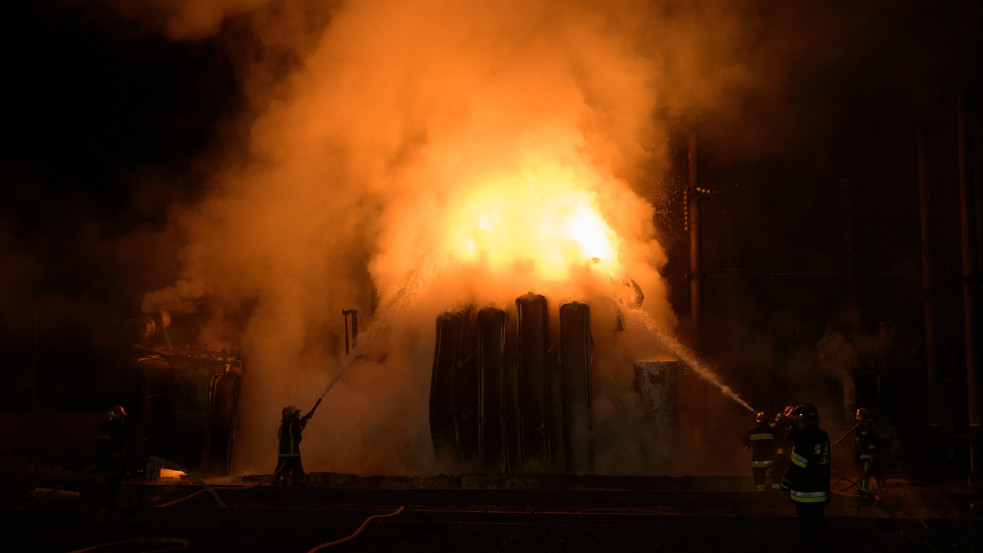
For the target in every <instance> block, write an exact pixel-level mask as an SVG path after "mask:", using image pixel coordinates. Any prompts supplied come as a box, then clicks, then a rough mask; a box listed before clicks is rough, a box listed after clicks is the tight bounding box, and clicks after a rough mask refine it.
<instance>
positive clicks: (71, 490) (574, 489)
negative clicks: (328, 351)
mask: <svg viewBox="0 0 983 553" xmlns="http://www.w3.org/2000/svg"><path fill="white" fill-rule="evenodd" d="M0 466H2V468H3V471H2V473H3V475H4V477H3V478H2V479H0V480H2V483H0V486H2V487H0V489H2V492H3V493H2V498H3V499H2V504H0V510H2V512H3V514H2V515H0V529H2V532H3V535H4V543H5V546H4V547H3V548H0V549H2V550H3V551H8V550H9V551H31V552H59V553H64V552H81V551H114V552H119V551H134V552H135V551H141V552H143V551H161V550H168V549H185V550H190V551H203V552H225V551H228V552H232V551H235V552H237V553H249V552H294V551H298V552H305V551H312V550H325V549H330V550H342V551H361V552H370V551H411V552H412V551H421V552H422V551H467V552H469V553H481V552H486V551H487V552H499V551H523V552H524V551H563V552H577V551H584V552H586V551H714V552H718V551H757V552H760V553H769V552H780V551H793V550H795V549H796V547H797V539H798V538H797V533H796V526H795V519H794V508H793V506H792V505H791V504H790V503H789V501H788V498H787V497H786V495H785V494H784V493H783V492H781V491H778V490H768V491H765V492H755V491H753V485H752V483H751V479H750V477H747V478H744V477H684V478H669V477H664V478H652V477H601V476H593V477H574V476H563V475H553V476H550V475H515V476H488V475H453V476H448V475H439V476H433V477H427V478H396V477H358V476H354V475H343V474H329V473H315V474H312V475H311V479H310V482H308V484H307V485H306V486H303V487H288V488H273V487H270V486H269V484H268V480H267V479H266V478H265V477H264V476H262V475H260V476H253V477H248V478H232V479H224V480H211V481H210V482H211V484H210V485H209V488H208V489H206V488H205V487H202V486H200V485H199V484H198V483H196V482H195V481H194V480H192V479H190V478H188V477H184V478H180V479H164V480H131V481H129V482H127V484H126V486H125V489H124V491H123V494H122V496H121V502H120V506H119V507H117V508H116V509H114V510H111V511H104V510H101V509H100V508H99V506H98V505H99V497H100V493H101V484H102V481H101V478H100V477H99V476H98V475H96V474H95V473H94V472H89V473H85V474H82V475H81V476H77V477H76V476H75V474H76V473H73V472H72V471H68V470H65V469H62V468H59V467H57V466H53V465H44V464H38V463H33V462H32V461H31V460H30V459H27V458H26V457H23V456H20V455H17V454H14V453H11V452H9V451H5V450H0ZM833 484H834V491H835V493H834V497H833V501H832V502H831V504H830V506H829V508H828V509H827V518H828V519H829V521H830V525H831V527H832V531H833V535H834V540H835V544H836V551H837V552H838V553H847V552H853V551H857V552H860V551H864V552H867V551H884V552H888V551H891V552H894V551H902V552H907V551H910V552H926V553H927V552H949V551H951V552H961V551H970V550H972V548H974V547H977V546H978V545H979V544H980V543H981V542H983V530H981V520H983V517H981V513H980V505H981V504H980V487H979V484H970V483H943V484H931V485H930V484H927V483H911V482H905V481H894V480H889V481H888V482H887V484H886V486H883V487H881V489H880V490H879V491H878V492H877V494H876V495H875V496H868V497H862V496H859V495H857V494H856V490H855V489H854V488H852V487H851V486H850V484H849V482H847V481H845V480H839V481H835V482H834V483H833ZM59 487H61V488H62V489H61V490H58V491H55V492H51V493H49V492H48V491H47V490H48V489H56V488H59ZM114 543H115V544H116V545H112V546H110V545H108V544H114ZM96 546H99V547H96ZM8 547H9V549H8Z"/></svg>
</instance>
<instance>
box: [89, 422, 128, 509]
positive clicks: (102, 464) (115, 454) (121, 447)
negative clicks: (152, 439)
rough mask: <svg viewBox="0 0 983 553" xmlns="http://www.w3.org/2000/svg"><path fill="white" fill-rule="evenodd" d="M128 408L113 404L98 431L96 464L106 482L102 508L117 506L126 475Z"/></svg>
mask: <svg viewBox="0 0 983 553" xmlns="http://www.w3.org/2000/svg"><path fill="white" fill-rule="evenodd" d="M124 419H126V410H125V409H123V406H122V405H113V406H112V407H110V408H109V409H107V410H106V418H105V419H104V420H103V421H102V425H100V426H99V429H98V430H97V431H96V465H97V467H98V469H99V474H101V475H102V477H103V479H104V480H105V482H106V486H105V492H104V495H103V498H102V508H103V509H112V508H113V507H115V506H116V500H117V497H118V496H119V490H120V487H121V486H122V483H123V479H124V478H125V477H126V472H127V466H126V428H124V426H123V420H124Z"/></svg>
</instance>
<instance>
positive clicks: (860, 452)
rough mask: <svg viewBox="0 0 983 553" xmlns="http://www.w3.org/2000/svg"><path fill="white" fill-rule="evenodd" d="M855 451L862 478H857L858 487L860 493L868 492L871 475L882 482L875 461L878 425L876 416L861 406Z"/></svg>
mask: <svg viewBox="0 0 983 553" xmlns="http://www.w3.org/2000/svg"><path fill="white" fill-rule="evenodd" d="M853 434H854V451H855V452H856V455H857V461H858V462H859V465H860V478H859V479H858V480H857V488H858V489H859V490H860V493H863V494H865V493H867V492H868V491H869V489H870V477H871V476H874V477H875V480H876V481H877V483H878V484H880V483H881V480H882V478H881V475H880V474H879V473H878V472H876V471H877V465H876V463H875V460H876V457H877V426H875V425H874V418H873V417H871V416H870V411H868V410H867V409H865V408H863V407H861V408H859V409H857V413H856V424H855V425H854V427H853Z"/></svg>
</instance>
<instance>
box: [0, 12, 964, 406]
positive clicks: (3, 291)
mask: <svg viewBox="0 0 983 553" xmlns="http://www.w3.org/2000/svg"><path fill="white" fill-rule="evenodd" d="M752 4H754V3H752ZM82 5H84V3H82V4H79V3H73V2H58V1H52V0H43V1H41V2H28V3H18V4H15V5H13V7H11V8H8V15H7V17H6V21H7V27H8V28H7V30H5V32H4V33H3V38H2V39H0V40H2V41H3V60H4V63H3V66H4V83H5V84H4V85H3V93H2V94H3V98H4V102H3V106H4V110H5V113H4V117H3V120H4V125H3V128H4V131H5V135H6V140H5V146H4V148H3V151H2V154H0V178H2V183H3V184H2V186H3V199H2V203H0V261H2V264H3V271H2V274H0V303H2V305H3V308H2V309H0V355H2V357H0V371H2V373H3V379H4V380H3V384H4V386H3V387H4V388H6V389H8V390H12V391H9V392H7V393H6V394H4V395H3V396H0V398H2V399H3V400H4V402H5V407H9V408H13V409H21V408H25V407H27V406H28V405H27V403H26V401H25V400H24V393H25V390H26V387H25V386H26V385H25V383H24V382H25V380H24V379H25V375H26V374H27V373H28V369H29V368H30V366H31V365H32V363H33V361H32V354H33V351H34V348H33V346H32V345H31V344H32V339H33V338H32V337H33V336H34V329H35V326H34V323H33V321H34V317H35V313H38V314H39V315H40V319H39V326H38V335H39V338H40V340H41V343H42V345H43V347H42V348H41V350H42V352H43V353H41V359H39V361H38V363H39V365H40V366H41V367H42V368H43V370H42V373H43V374H42V376H41V378H42V380H43V379H45V378H47V379H57V380H58V381H60V382H62V383H72V384H77V385H87V384H88V383H91V382H103V380H104V379H108V378H109V377H108V376H106V375H107V374H109V373H107V371H106V369H105V367H106V365H111V364H113V363H114V362H116V361H117V360H118V357H117V354H118V352H117V351H115V350H114V348H116V347H118V342H117V340H118V329H119V323H120V322H121V321H122V320H123V319H125V318H127V317H129V316H131V315H133V314H134V313H135V312H136V310H137V309H138V308H139V304H140V301H141V296H142V294H143V293H144V292H146V291H148V290H153V289H157V288H159V287H161V286H164V285H166V284H168V283H170V282H172V281H173V279H174V272H175V271H176V270H177V268H178V265H177V260H175V259H173V257H171V256H170V255H168V254H170V253H171V252H169V251H167V249H166V248H160V251H161V253H162V255H160V256H147V255H145V253H146V251H147V250H148V249H155V248H158V247H159V245H160V244H161V243H168V240H170V239H171V237H168V236H166V235H163V234H162V233H164V232H165V228H166V227H165V224H164V223H165V221H166V219H167V215H168V210H169V209H170V208H171V206H173V205H175V204H193V203H194V201H195V200H196V199H198V198H199V197H200V195H201V194H202V191H201V190H200V189H199V186H200V180H201V179H200V177H201V175H200V174H199V173H197V171H198V170H199V169H198V166H197V165H196V164H195V161H196V159H198V158H200V157H202V156H203V153H204V152H206V151H207V150H208V149H210V148H215V147H216V145H217V144H220V145H222V146H228V135H227V134H223V133H225V132H226V131H227V127H225V124H226V123H227V122H228V121H230V120H231V118H232V117H233V115H235V113H236V110H237V109H238V107H239V106H240V105H241V102H242V96H241V93H240V90H239V88H238V83H237V81H236V75H235V73H234V67H233V64H232V62H231V61H230V59H229V56H228V52H227V51H226V50H225V49H224V48H225V47H224V46H223V44H228V41H225V40H223V39H224V38H227V37H223V36H222V35H221V34H219V35H218V36H215V37H211V38H207V39H202V40H197V41H184V42H172V41H167V40H165V39H164V38H162V37H161V36H160V35H159V34H156V33H155V32H154V31H153V30H152V29H150V28H149V27H144V26H142V25H141V24H139V23H136V22H134V21H132V20H129V21H124V20H122V19H120V18H116V17H112V16H107V14H106V13H105V12H100V11H99V10H98V9H90V10H88V11H83V8H82ZM754 5H756V6H757V9H759V10H760V11H761V13H762V14H763V16H762V17H763V19H762V21H763V23H762V24H761V27H760V29H759V30H758V32H759V35H758V38H759V39H760V40H761V41H762V43H767V42H769V41H770V40H771V39H773V38H774V37H775V36H782V35H785V34H789V35H790V34H794V32H793V31H790V30H789V29H787V28H783V26H782V25H783V24H785V23H789V22H790V21H803V20H805V19H808V14H802V13H797V12H796V13H793V12H794V10H792V9H791V8H783V7H782V3H777V2H760V3H757V4H754ZM881 5H882V6H887V5H890V6H895V9H891V10H885V12H884V14H883V15H877V14H875V15H872V14H871V13H870V9H867V10H866V11H867V13H866V14H865V16H864V18H863V19H862V20H861V21H862V22H863V24H864V25H869V26H870V27H869V28H868V29H866V31H865V32H864V33H862V35H861V36H866V37H867V40H866V41H862V42H861V43H857V44H851V43H849V42H848V41H844V37H846V36H852V35H850V34H849V33H844V34H843V35H840V36H836V35H835V34H834V35H833V36H831V37H830V40H831V41H844V42H840V43H837V44H834V45H830V49H831V50H835V51H837V52H838V54H836V55H832V54H830V53H829V52H822V53H817V54H816V55H815V57H813V56H812V54H811V51H810V50H808V49H805V50H803V51H802V52H801V54H799V55H798V56H796V57H794V58H793V59H792V62H793V64H797V65H796V66H793V67H791V68H790V69H789V71H790V75H791V77H790V78H789V79H788V81H787V83H786V86H785V87H783V88H782V89H781V90H774V89H770V90H767V91H766V92H765V93H764V94H762V95H760V96H749V97H746V98H744V99H743V100H742V101H743V111H744V112H745V114H746V118H745V119H742V121H741V122H740V123H741V124H740V125H737V124H735V122H734V121H726V122H724V124H721V125H715V122H714V121H708V122H704V123H703V126H702V127H701V131H702V132H703V133H704V149H703V151H702V163H703V167H702V170H703V175H702V176H703V178H704V181H703V182H704V185H705V186H706V187H708V188H711V189H714V190H716V191H717V194H716V195H715V196H714V198H712V199H711V200H709V201H708V202H707V205H706V210H707V222H706V224H707V228H706V231H705V232H706V244H705V245H706V256H707V258H706V260H705V268H706V269H707V270H708V271H711V272H714V271H715V273H714V274H712V275H711V276H710V277H708V279H707V287H708V292H707V295H708V297H711V298H712V297H719V298H725V296H726V288H725V286H724V282H725V281H726V279H725V278H724V276H722V275H724V274H725V273H726V271H727V270H730V269H734V268H738V269H741V270H742V271H744V275H743V276H742V277H741V279H740V282H739V283H738V286H739V287H741V288H740V289H741V290H743V293H742V297H741V299H739V300H735V299H733V298H732V300H733V301H737V302H738V303H739V304H740V303H741V302H744V303H745V304H746V305H744V306H743V307H739V308H741V309H743V310H744V312H745V313H747V314H748V317H747V320H746V321H745V322H746V323H747V324H748V325H749V326H753V327H755V329H756V330H755V332H758V333H766V332H769V328H771V329H773V328H774V326H773V325H774V324H775V323H774V318H773V316H772V315H773V314H774V311H775V310H777V309H780V308H782V307H783V306H784V307H785V308H787V309H790V310H792V311H799V312H806V313H807V312H809V311H813V312H815V311H821V312H823V314H822V315H821V316H819V315H817V316H816V317H815V318H813V319H811V320H809V324H810V325H811V331H810V332H811V333H812V334H811V338H812V339H815V338H818V335H819V333H821V332H822V330H823V326H824V323H828V322H832V320H833V319H834V318H835V316H836V305H837V304H838V303H839V299H833V300H831V299H830V297H829V295H830V294H835V293H838V292H837V291H838V290H840V289H841V287H842V283H841V281H835V279H836V278H838V277H821V276H816V274H819V273H824V272H837V271H841V270H842V246H841V241H840V239H841V232H842V224H841V220H840V219H839V216H840V213H839V209H840V196H839V189H838V185H839V179H840V178H841V177H847V178H850V179H851V184H852V191H853V193H854V194H855V196H854V204H855V205H854V208H855V212H856V213H857V219H856V221H855V223H856V227H855V234H856V239H857V244H856V245H857V249H858V254H859V255H858V263H857V270H858V271H860V272H861V273H862V274H864V275H866V276H865V277H862V278H861V281H860V285H861V290H862V292H863V293H864V294H866V295H865V297H866V298H869V302H868V305H866V311H867V313H865V315H864V316H865V321H864V323H865V324H866V325H867V326H866V328H868V329H869V328H872V325H874V324H875V323H876V322H877V321H880V320H893V321H898V322H903V323H904V324H905V325H908V326H910V327H912V328H914V327H916V326H917V323H918V321H919V317H920V316H921V315H920V311H919V309H920V304H919V303H918V298H911V297H907V298H906V299H905V301H897V300H896V298H894V297H893V296H894V295H895V294H906V295H909V296H910V294H911V293H913V292H914V293H917V291H918V290H919V289H920V259H919V255H920V251H919V250H918V247H919V242H918V240H919V236H920V235H919V228H918V219H917V208H918V206H917V174H916V172H915V169H914V159H913V157H912V156H913V154H914V132H915V129H916V128H918V126H919V125H920V124H923V123H924V124H926V125H927V126H928V128H930V129H931V132H932V133H935V134H933V135H932V136H938V137H939V138H938V140H937V141H936V144H939V145H938V146H937V148H938V151H937V152H936V154H935V155H936V156H937V158H938V159H939V160H940V161H939V162H938V163H939V165H940V167H950V166H951V163H950V162H949V161H946V159H947V156H948V154H949V153H951V152H952V150H951V148H950V149H946V147H947V144H946V142H945V141H946V140H947V139H946V138H945V137H947V136H950V135H951V133H950V130H951V129H950V128H949V125H950V122H949V120H950V119H952V118H953V117H954V115H953V114H952V110H954V108H953V107H952V106H953V105H954V104H953V99H954V93H955V90H956V88H955V85H956V83H957V82H958V81H959V79H960V78H962V79H964V80H965V82H966V83H967V86H968V87H969V88H968V90H969V91H970V95H969V98H971V99H972V101H971V102H970V103H969V105H968V107H969V109H970V112H971V115H972V116H973V117H975V121H976V122H977V127H976V128H975V129H974V130H971V132H975V133H977V135H976V137H975V139H974V140H975V142H973V143H972V148H973V151H974V152H975V153H974V154H973V156H974V159H975V160H976V163H978V161H979V149H980V144H979V140H978V133H979V127H978V121H979V108H980V104H979V99H978V98H979V91H980V74H979V73H980V50H981V38H980V19H981V18H980V2H978V1H961V2H920V1H904V2H893V3H884V4H881ZM10 10H13V11H12V12H11V11H10ZM749 10H752V8H749ZM752 11H753V10H752ZM837 13H839V14H842V13H845V10H843V9H841V10H839V11H838V12H837ZM819 19H821V18H819ZM826 23H829V24H832V25H834V26H838V22H837V21H826ZM850 26H851V22H850V21H843V27H844V28H849V27H850ZM851 49H855V52H851ZM776 55H777V52H776ZM777 57H781V58H782V59H786V57H785V56H777ZM797 128H804V129H808V133H809V135H808V136H806V135H804V134H801V135H797V134H796V131H795V129H797ZM748 132H750V133H752V134H754V135H755V136H758V137H759V139H757V140H754V141H752V142H754V143H755V144H756V145H755V146H754V147H751V146H749V147H748V149H749V150H751V151H749V152H740V153H739V154H734V153H733V152H732V151H731V149H730V148H727V147H725V145H734V144H735V143H738V142H742V141H744V140H745V136H744V135H742V134H738V133H748ZM761 144H765V146H761ZM945 171H949V169H940V174H946V173H945ZM977 171H978V168H977ZM948 176H951V174H949V175H948ZM975 178H976V179H977V180H976V182H977V183H978V182H979V180H978V179H979V176H978V172H977V173H976V177H975ZM831 213H832V215H830V214H831ZM943 218H945V217H944V216H943ZM174 240H176V238H174ZM673 247H675V248H680V247H682V248H683V249H682V250H681V251H685V247H683V246H680V244H679V243H677V244H675V245H670V249H672V248H673ZM674 263H676V262H674ZM684 265H685V261H682V262H681V265H671V266H670V268H671V269H673V270H682V271H685V267H684ZM957 265H958V264H957ZM778 273H812V276H802V275H799V276H788V275H786V276H775V275H776V274H778ZM674 274H676V275H677V276H676V278H678V273H674ZM670 278H672V277H670ZM830 279H834V281H833V282H831V280H830ZM680 301H681V300H680ZM719 301H720V302H723V301H724V299H720V300H719ZM861 303H864V302H863V301H862V302H861ZM687 309H688V308H687V307H686V306H685V305H684V306H681V307H679V308H678V310H679V311H681V312H685V311H686V310H687ZM800 317H801V318H802V319H809V315H808V314H803V315H800ZM710 318H711V319H712V317H710ZM724 319H725V317H724V316H721V320H724ZM749 332H750V331H749ZM107 352H110V353H107ZM65 366H72V367H73V369H72V371H67V372H61V371H60V370H58V369H56V367H65ZM10 384H13V386H12V387H11V386H10ZM65 388H66V389H69V390H70V389H71V388H72V387H71V386H66V387H65ZM105 399H106V398H105V397H100V395H99V394H98V393H97V394H96V395H95V399H92V397H91V396H90V397H89V398H80V397H77V396H76V395H74V394H71V393H69V392H63V393H60V394H57V395H56V397H54V398H52V397H47V398H41V400H40V401H41V406H42V407H45V406H47V407H56V408H57V407H67V408H73V409H87V408H92V407H93V405H96V406H101V405H102V401H104V400H105ZM54 404H57V405H54Z"/></svg>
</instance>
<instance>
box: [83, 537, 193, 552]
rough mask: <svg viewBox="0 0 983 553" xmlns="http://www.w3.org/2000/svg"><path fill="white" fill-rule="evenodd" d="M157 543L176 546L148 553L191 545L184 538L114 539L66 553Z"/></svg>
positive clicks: (185, 547) (173, 549) (184, 547)
mask: <svg viewBox="0 0 983 553" xmlns="http://www.w3.org/2000/svg"><path fill="white" fill-rule="evenodd" d="M145 543H146V544H150V543H153V544H158V543H171V544H175V545H176V546H177V547H167V548H165V549H154V550H153V551H152V552H150V553H154V552H157V551H176V550H178V549H187V548H189V547H191V542H190V541H189V540H186V539H184V538H134V539H131V540H122V541H114V542H110V543H100V544H99V545H93V546H91V547H86V548H84V549H76V550H74V551H69V552H68V553H88V552H89V551H98V550H100V549H108V548H110V547H117V546H120V545H130V544H145Z"/></svg>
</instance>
